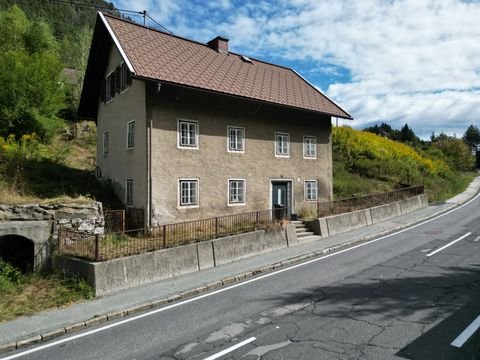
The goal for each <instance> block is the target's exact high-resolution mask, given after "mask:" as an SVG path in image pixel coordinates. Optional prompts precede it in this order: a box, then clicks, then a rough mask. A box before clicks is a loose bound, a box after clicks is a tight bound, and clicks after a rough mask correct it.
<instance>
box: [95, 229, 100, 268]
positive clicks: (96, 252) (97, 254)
mask: <svg viewBox="0 0 480 360" xmlns="http://www.w3.org/2000/svg"><path fill="white" fill-rule="evenodd" d="M99 240H100V236H99V235H98V234H95V261H99V260H100V249H99V243H100V241H99Z"/></svg>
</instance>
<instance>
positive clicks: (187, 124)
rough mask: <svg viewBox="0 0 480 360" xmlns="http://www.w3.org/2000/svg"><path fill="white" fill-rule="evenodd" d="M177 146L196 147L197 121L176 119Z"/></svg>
mask: <svg viewBox="0 0 480 360" xmlns="http://www.w3.org/2000/svg"><path fill="white" fill-rule="evenodd" d="M177 132H178V135H177V137H178V147H184V148H191V149H198V121H193V120H178V130H177Z"/></svg>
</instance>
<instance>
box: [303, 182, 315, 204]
mask: <svg viewBox="0 0 480 360" xmlns="http://www.w3.org/2000/svg"><path fill="white" fill-rule="evenodd" d="M305 201H317V180H307V181H305Z"/></svg>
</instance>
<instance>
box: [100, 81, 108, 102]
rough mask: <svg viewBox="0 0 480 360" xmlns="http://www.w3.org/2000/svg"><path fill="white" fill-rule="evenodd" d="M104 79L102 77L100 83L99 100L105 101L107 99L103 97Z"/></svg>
mask: <svg viewBox="0 0 480 360" xmlns="http://www.w3.org/2000/svg"><path fill="white" fill-rule="evenodd" d="M106 81H107V80H106V79H102V85H101V86H100V101H103V102H107V99H106V97H105V82H106Z"/></svg>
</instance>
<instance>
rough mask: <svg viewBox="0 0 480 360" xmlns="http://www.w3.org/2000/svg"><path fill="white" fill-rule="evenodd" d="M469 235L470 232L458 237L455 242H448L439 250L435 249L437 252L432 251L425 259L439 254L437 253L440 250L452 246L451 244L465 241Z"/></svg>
mask: <svg viewBox="0 0 480 360" xmlns="http://www.w3.org/2000/svg"><path fill="white" fill-rule="evenodd" d="M471 234H472V233H471V232H468V233H466V234H465V235H463V236H460V237H459V238H458V239H457V240H453V241H452V242H449V243H448V244H447V245H444V246H442V247H441V248H440V249H437V250H435V251H432V252H431V253H429V254H427V257H430V256H432V255H435V254H436V253H439V252H440V251H442V250H445V249H446V248H448V247H449V246H452V245H453V244H455V243H457V242H459V241H460V240H463V239H465V238H466V237H467V236H470V235H471Z"/></svg>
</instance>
